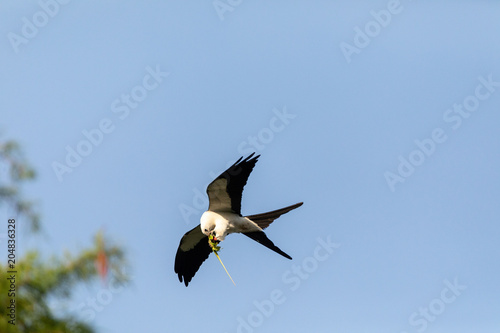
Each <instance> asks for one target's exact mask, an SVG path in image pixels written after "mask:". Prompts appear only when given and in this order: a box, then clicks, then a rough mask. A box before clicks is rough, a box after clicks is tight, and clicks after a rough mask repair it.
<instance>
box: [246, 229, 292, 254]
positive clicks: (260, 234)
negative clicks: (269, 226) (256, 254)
mask: <svg viewBox="0 0 500 333" xmlns="http://www.w3.org/2000/svg"><path fill="white" fill-rule="evenodd" d="M243 235H245V236H247V237H249V238H251V239H253V240H254V241H256V242H258V243H260V244H262V245H264V246H265V247H267V248H268V249H271V250H273V251H274V252H276V253H279V254H281V255H282V256H283V257H285V258H288V259H292V257H290V256H289V255H288V254H286V253H285V252H283V251H281V249H280V248H279V247H277V246H276V245H274V243H273V242H272V241H271V240H270V239H269V238H267V236H266V234H265V233H264V231H251V232H244V233H243Z"/></svg>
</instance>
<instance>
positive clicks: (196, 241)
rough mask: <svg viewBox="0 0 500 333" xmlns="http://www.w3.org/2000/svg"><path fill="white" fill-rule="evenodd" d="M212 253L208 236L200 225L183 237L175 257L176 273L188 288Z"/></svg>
mask: <svg viewBox="0 0 500 333" xmlns="http://www.w3.org/2000/svg"><path fill="white" fill-rule="evenodd" d="M210 252H212V249H211V248H210V245H209V244H208V236H206V235H204V234H203V233H202V232H201V228H200V226H199V225H197V226H196V227H194V228H193V229H191V230H190V231H188V232H186V233H185V234H184V236H182V239H181V242H180V244H179V248H178V249H177V254H176V255H175V265H174V271H175V272H176V273H177V275H178V277H179V281H180V282H182V279H183V278H184V284H185V285H186V287H187V286H188V284H189V282H190V281H191V279H192V278H193V276H194V275H195V274H196V272H197V271H198V269H199V268H200V266H201V264H202V263H203V262H204V261H205V260H206V259H207V258H208V256H209V255H210Z"/></svg>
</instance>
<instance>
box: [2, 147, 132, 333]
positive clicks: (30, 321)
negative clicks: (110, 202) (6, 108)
mask: <svg viewBox="0 0 500 333" xmlns="http://www.w3.org/2000/svg"><path fill="white" fill-rule="evenodd" d="M0 165H3V168H4V171H5V170H7V172H4V174H3V175H2V178H1V179H0V203H1V204H2V205H4V206H5V205H6V206H9V207H11V208H13V210H14V212H15V214H16V216H18V217H19V216H23V217H24V219H23V220H28V221H29V223H30V225H31V228H30V230H31V231H32V232H33V233H36V231H38V230H39V228H40V218H39V214H38V213H37V211H36V208H35V205H34V204H33V203H32V202H31V201H27V200H26V199H24V198H23V196H22V194H21V185H22V184H23V183H24V182H25V181H27V180H33V179H34V178H35V172H34V170H33V169H32V168H31V167H30V166H29V165H28V163H27V162H26V160H25V159H24V157H23V154H22V153H21V151H20V149H19V145H18V144H17V143H16V142H14V141H7V142H4V143H2V142H1V141H0ZM9 218H10V217H9ZM7 219H8V218H4V220H5V221H2V223H1V225H3V226H4V227H3V228H2V229H4V230H0V233H2V232H5V231H6V230H7V227H6V224H7ZM6 243H7V242H6V239H0V245H1V247H0V248H1V249H2V250H1V251H0V255H1V256H2V257H4V259H2V260H1V261H0V290H1V293H0V332H6V333H7V332H9V333H10V332H12V333H28V332H29V333H42V332H43V333H48V332H52V333H63V332H64V333H67V332H74V333H93V332H95V328H94V327H93V325H92V324H91V323H88V322H85V321H84V320H83V319H81V315H80V314H79V313H71V311H62V310H61V309H64V308H65V307H66V308H68V304H70V303H71V301H72V300H71V296H72V292H73V291H74V290H75V287H77V286H78V285H79V284H82V283H91V282H92V281H95V280H97V279H98V278H99V276H101V278H102V279H103V280H110V281H112V282H113V284H115V285H116V284H126V283H127V281H128V277H127V275H126V274H125V273H124V271H125V269H126V266H127V263H126V260H125V255H124V251H123V249H121V248H120V247H118V246H114V245H110V241H109V240H107V239H105V238H104V235H103V233H102V232H97V233H96V236H95V239H94V242H93V245H92V247H91V248H89V249H86V250H83V251H81V252H80V253H78V254H76V255H72V254H70V253H65V254H62V255H54V256H52V257H50V258H43V257H42V256H41V254H40V253H39V252H38V251H36V249H32V250H30V251H28V252H26V253H25V254H24V255H23V257H21V258H19V257H17V255H16V262H15V271H16V273H15V274H14V275H15V282H14V286H15V287H14V289H15V290H14V291H13V292H14V294H15V296H14V294H12V286H13V284H12V282H13V280H12V274H11V273H9V270H10V268H9V267H8V264H7V259H6V257H7V255H6V253H7V244H6ZM108 272H109V274H108ZM12 299H15V305H16V311H15V318H16V319H15V325H13V324H12V323H9V321H10V320H11V318H10V317H9V314H10V311H9V309H8V308H7V306H8V305H9V304H10V302H11V300H12Z"/></svg>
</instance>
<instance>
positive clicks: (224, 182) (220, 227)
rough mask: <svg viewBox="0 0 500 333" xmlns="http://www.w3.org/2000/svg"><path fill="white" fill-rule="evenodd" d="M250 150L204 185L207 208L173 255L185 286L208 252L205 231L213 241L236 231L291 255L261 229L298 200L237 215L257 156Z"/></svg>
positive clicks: (283, 253) (296, 205) (209, 249)
mask: <svg viewBox="0 0 500 333" xmlns="http://www.w3.org/2000/svg"><path fill="white" fill-rule="evenodd" d="M254 154H255V153H252V154H251V155H250V156H248V157H247V158H245V159H244V160H242V158H243V157H240V159H238V160H237V161H236V162H235V163H234V164H233V165H231V166H230V167H229V168H228V169H227V170H226V171H225V172H223V173H222V174H221V175H220V176H219V177H217V178H216V179H215V180H214V181H213V182H211V183H210V184H209V185H208V187H207V194H208V199H209V205H208V210H207V211H206V212H204V213H203V215H202V216H201V220H200V225H198V226H196V227H194V228H193V229H191V230H190V231H188V232H187V233H186V234H184V236H183V237H182V239H181V242H180V244H179V248H178V249H177V254H176V256H175V266H174V271H175V272H176V273H177V275H178V276H179V281H180V282H182V280H183V279H184V284H185V285H186V287H187V285H188V284H189V282H190V281H191V279H192V278H193V276H194V275H195V274H196V272H197V271H198V269H199V268H200V266H201V264H202V263H203V262H204V261H205V259H207V258H208V256H209V255H210V252H212V249H211V247H210V245H209V237H208V236H209V235H212V237H213V240H214V241H216V242H220V241H223V240H224V238H225V237H226V236H227V235H229V234H232V233H236V232H239V233H242V234H243V235H245V236H247V237H250V238H251V239H253V240H254V241H257V242H259V243H260V244H262V245H264V246H266V247H268V248H270V249H271V250H273V251H275V252H277V253H279V254H281V255H282V256H284V257H285V258H288V259H292V258H291V257H290V256H289V255H288V254H286V253H285V252H283V251H281V250H280V249H279V248H278V247H277V246H276V245H274V243H273V242H272V241H271V240H270V239H269V238H267V236H266V234H265V233H264V231H262V230H263V229H265V228H267V227H268V226H269V225H270V224H271V223H272V222H273V221H274V220H275V219H277V218H278V217H280V216H281V215H283V214H285V213H288V212H289V211H291V210H292V209H295V208H297V207H300V206H301V205H302V202H299V203H297V204H295V205H291V206H288V207H285V208H281V209H278V210H273V211H272V212H267V213H262V214H256V215H248V216H242V215H241V211H240V210H241V194H242V193H243V187H244V186H245V184H246V183H247V179H248V176H249V175H250V172H252V169H253V167H254V166H255V163H257V159H258V158H259V156H260V155H258V156H255V157H253V158H252V156H253V155H254Z"/></svg>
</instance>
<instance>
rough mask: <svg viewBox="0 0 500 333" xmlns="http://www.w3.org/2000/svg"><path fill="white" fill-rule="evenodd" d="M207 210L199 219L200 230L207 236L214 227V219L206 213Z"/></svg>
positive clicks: (212, 231)
mask: <svg viewBox="0 0 500 333" xmlns="http://www.w3.org/2000/svg"><path fill="white" fill-rule="evenodd" d="M207 213H209V212H205V213H204V214H203V215H202V216H201V219H200V228H201V232H202V233H203V234H205V235H207V236H209V235H210V234H211V233H212V234H213V233H214V229H215V219H214V218H213V216H211V214H207Z"/></svg>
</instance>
